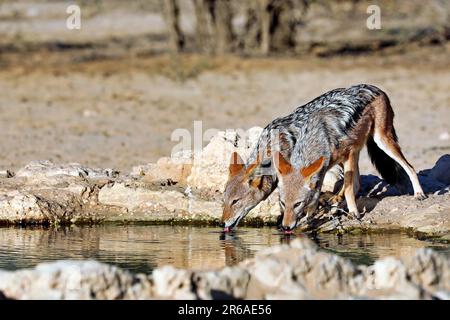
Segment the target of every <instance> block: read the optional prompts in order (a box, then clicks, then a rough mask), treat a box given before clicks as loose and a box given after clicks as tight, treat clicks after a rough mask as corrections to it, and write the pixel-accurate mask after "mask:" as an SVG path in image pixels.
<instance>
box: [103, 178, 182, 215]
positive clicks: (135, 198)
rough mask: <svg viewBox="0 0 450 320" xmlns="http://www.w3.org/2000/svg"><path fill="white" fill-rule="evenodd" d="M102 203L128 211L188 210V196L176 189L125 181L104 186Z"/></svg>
mask: <svg viewBox="0 0 450 320" xmlns="http://www.w3.org/2000/svg"><path fill="white" fill-rule="evenodd" d="M98 201H99V203H100V204H104V205H110V206H118V207H121V208H126V209H127V210H128V211H133V212H137V211H140V210H148V211H150V210H151V211H157V210H164V211H168V212H176V211H178V212H187V211H188V207H189V202H188V199H187V197H186V196H185V195H184V194H182V193H180V192H178V191H174V190H151V189H147V188H142V187H133V186H129V185H126V184H125V183H115V184H113V185H112V186H109V185H107V186H104V187H103V188H102V189H101V190H100V191H99V194H98Z"/></svg>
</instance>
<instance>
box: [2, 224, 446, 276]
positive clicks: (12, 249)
mask: <svg viewBox="0 0 450 320" xmlns="http://www.w3.org/2000/svg"><path fill="white" fill-rule="evenodd" d="M296 237H309V238H311V239H312V240H313V241H315V242H316V243H317V244H318V245H319V247H320V248H321V250H326V251H330V252H333V253H336V254H338V255H340V256H342V257H345V258H348V259H350V260H351V261H352V262H354V263H355V264H365V265H370V264H372V263H373V262H374V261H375V260H376V259H378V258H380V257H386V256H395V257H404V256H408V255H412V254H414V252H415V251H416V249H418V248H423V247H427V248H433V249H435V250H438V251H441V252H444V253H445V254H447V255H450V246H449V244H447V243H442V242H437V241H431V240H419V239H416V238H414V237H411V236H409V235H407V234H405V233H385V234H360V235H351V234H346V235H341V236H337V235H334V234H320V235H317V236H313V235H308V234H297V235H294V236H289V237H286V236H284V235H281V234H280V233H279V232H278V231H277V230H276V229H275V228H274V227H272V228H269V227H264V228H250V227H249V228H246V227H240V228H239V229H238V230H236V231H235V232H234V233H232V234H224V233H222V232H221V230H220V229H219V228H214V227H194V226H168V225H156V226H139V225H126V226H124V225H101V226H83V227H75V226H74V227H60V228H56V227H51V228H42V227H39V228H37V227H36V228H29V227H27V228H18V227H2V228H0V269H6V270H17V269H22V268H30V267H34V266H35V265H37V264H39V263H42V262H49V261H55V260H62V259H64V260H67V259H69V260H86V259H90V260H98V261H101V262H105V263H109V264H113V265H116V266H119V267H121V268H124V269H127V270H130V271H132V272H144V273H151V271H152V270H153V269H154V268H156V267H159V266H163V265H172V266H175V267H179V268H193V269H211V268H219V267H223V266H225V265H228V266H230V265H234V264H236V263H239V262H240V261H242V260H244V259H247V258H251V257H253V256H254V255H255V253H256V252H257V251H259V250H261V249H263V248H266V247H269V246H273V245H276V244H280V243H286V242H289V241H290V240H292V239H294V238H296Z"/></svg>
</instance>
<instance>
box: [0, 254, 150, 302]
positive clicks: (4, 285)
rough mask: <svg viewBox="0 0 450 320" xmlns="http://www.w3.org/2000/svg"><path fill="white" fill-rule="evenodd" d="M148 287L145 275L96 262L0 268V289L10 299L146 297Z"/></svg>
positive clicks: (148, 294)
mask: <svg viewBox="0 0 450 320" xmlns="http://www.w3.org/2000/svg"><path fill="white" fill-rule="evenodd" d="M147 282H148V280H147ZM148 288H149V286H148V283H146V281H145V278H142V277H140V278H137V277H135V276H133V275H131V274H130V273H129V272H127V271H124V270H121V269H119V268H117V267H114V266H109V265H106V264H102V263H98V262H95V261H82V262H79V261H58V262H54V263H43V264H40V265H38V266H37V267H36V268H35V269H33V270H20V271H17V272H5V271H0V291H2V292H3V294H4V295H5V296H6V297H7V298H10V299H11V298H12V299H27V300H28V299H52V300H72V299H76V300H92V299H105V300H113V299H127V298H141V299H146V298H149V297H150V294H151V291H149V290H148Z"/></svg>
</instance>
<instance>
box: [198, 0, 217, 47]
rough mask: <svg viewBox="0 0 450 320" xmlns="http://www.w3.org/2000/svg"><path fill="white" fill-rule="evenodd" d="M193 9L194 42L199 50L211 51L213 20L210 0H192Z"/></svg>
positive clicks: (212, 45)
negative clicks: (194, 19)
mask: <svg viewBox="0 0 450 320" xmlns="http://www.w3.org/2000/svg"><path fill="white" fill-rule="evenodd" d="M193 2H194V10H195V18H196V25H195V42H196V46H197V48H198V49H199V50H200V51H203V52H208V53H210V52H212V51H213V49H214V44H213V30H212V26H213V21H212V14H211V13H212V7H211V4H212V2H211V0H193Z"/></svg>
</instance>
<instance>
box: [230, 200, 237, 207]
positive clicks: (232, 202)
mask: <svg viewBox="0 0 450 320" xmlns="http://www.w3.org/2000/svg"><path fill="white" fill-rule="evenodd" d="M238 201H239V199H234V200H233V201H231V205H232V206H233V205H235V204H236V203H237V202H238Z"/></svg>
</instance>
